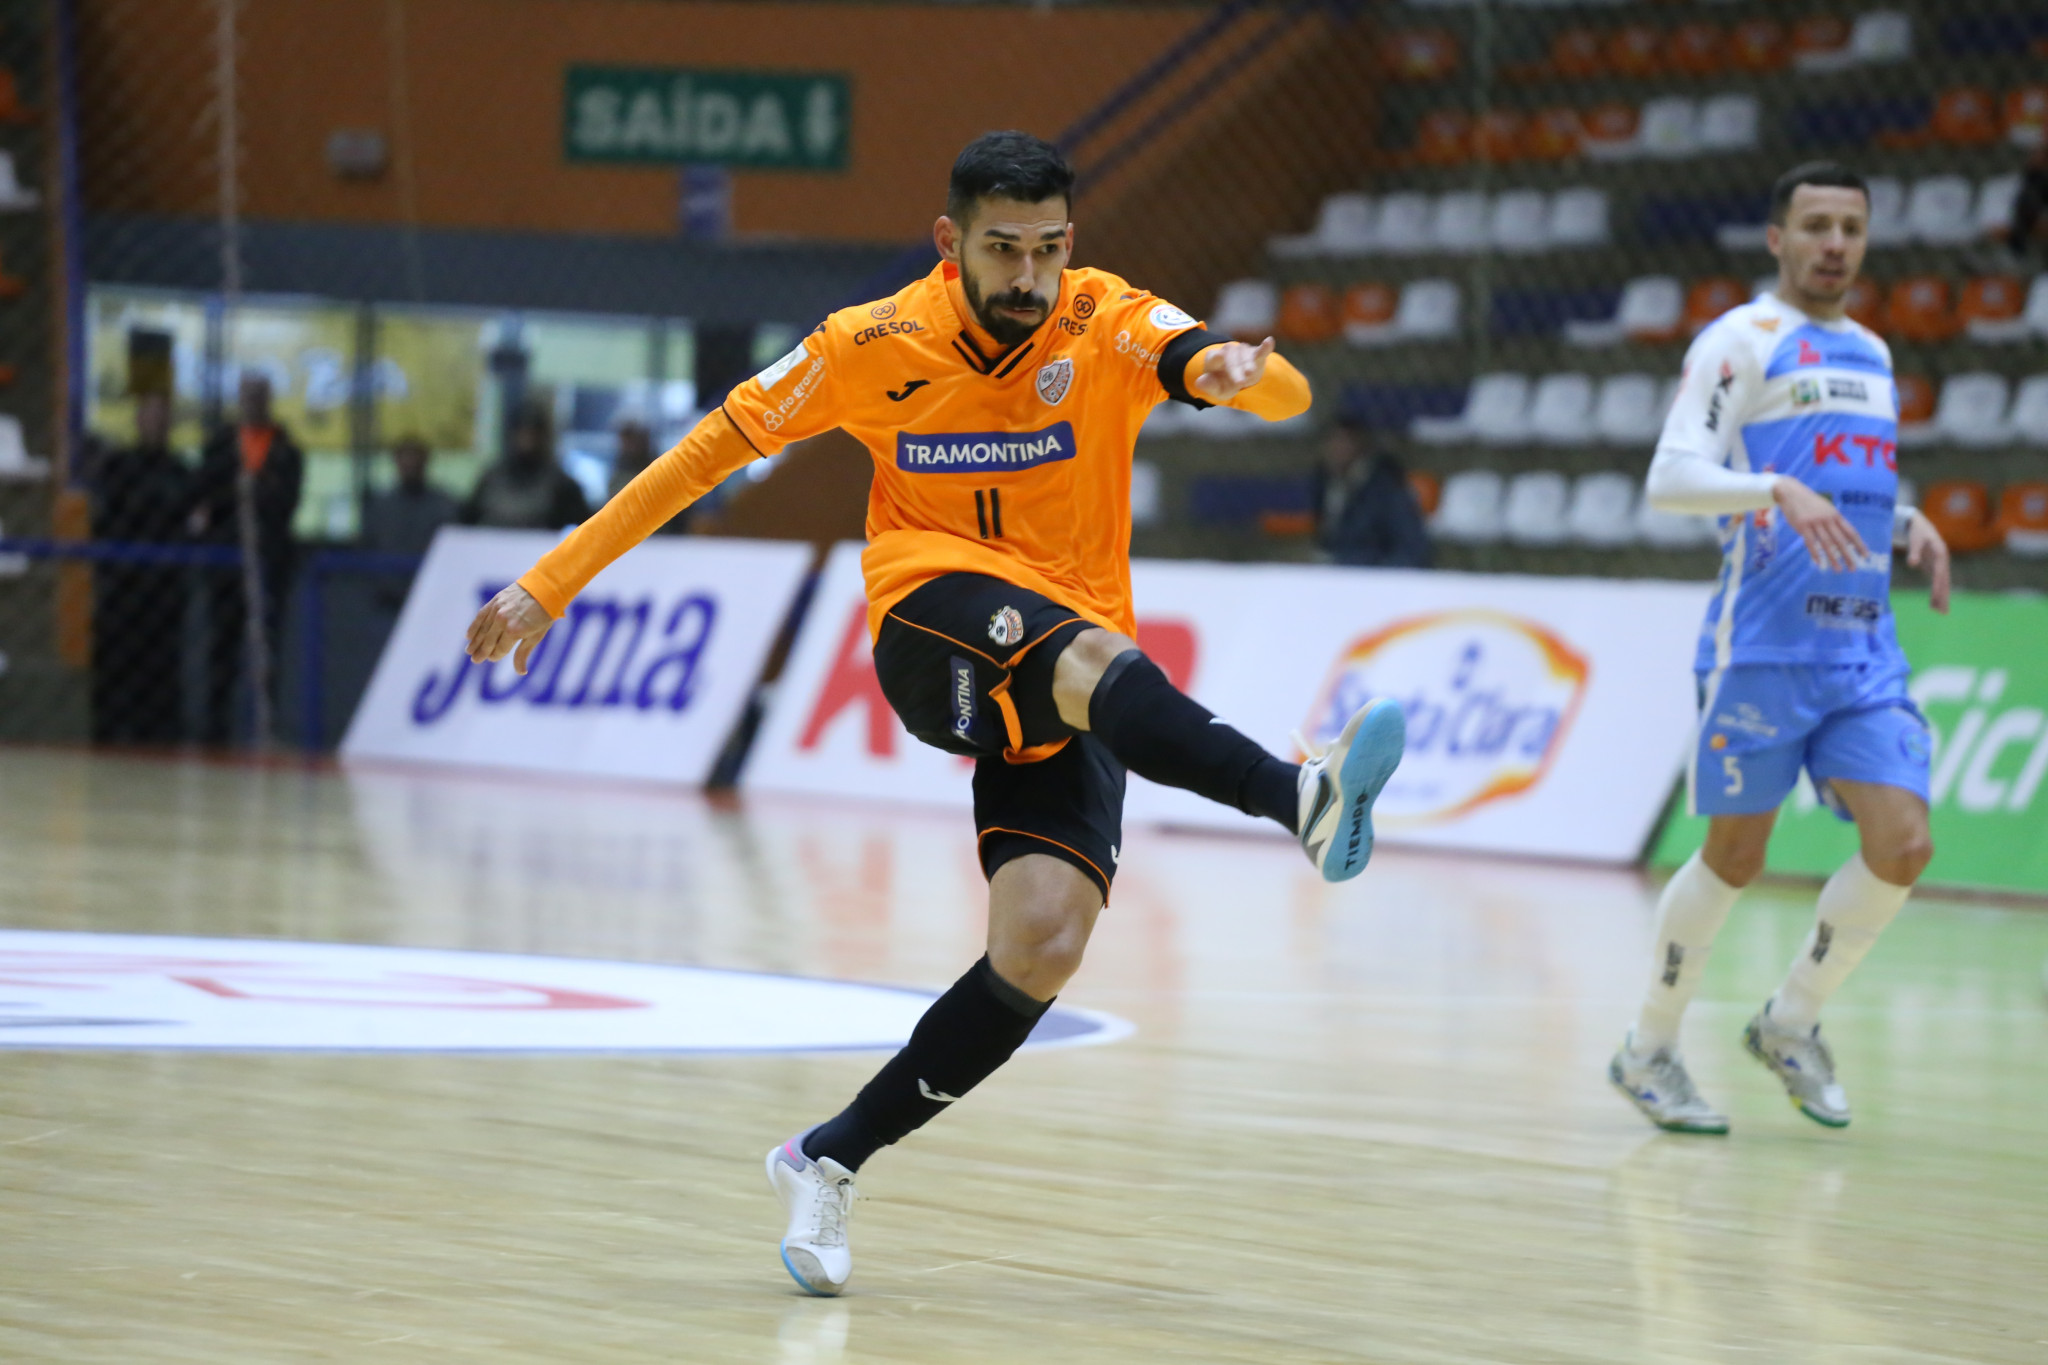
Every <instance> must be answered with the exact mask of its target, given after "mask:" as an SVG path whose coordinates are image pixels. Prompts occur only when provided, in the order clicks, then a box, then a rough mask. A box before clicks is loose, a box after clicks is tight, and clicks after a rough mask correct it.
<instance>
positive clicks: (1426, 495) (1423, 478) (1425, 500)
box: [1408, 469, 1444, 517]
mask: <svg viewBox="0 0 2048 1365" xmlns="http://www.w3.org/2000/svg"><path fill="white" fill-rule="evenodd" d="M1408 491H1409V492H1411V493H1413V494H1414V495H1415V505H1416V506H1417V507H1419V508H1421V509H1422V515H1423V516H1425V517H1433V516H1435V515H1436V509H1437V508H1438V507H1439V506H1441V505H1442V504H1443V500H1444V481H1443V480H1442V479H1439V478H1438V477H1437V476H1436V475H1434V474H1432V473H1430V472H1429V471H1428V470H1427V469H1411V470H1409V471H1408Z"/></svg>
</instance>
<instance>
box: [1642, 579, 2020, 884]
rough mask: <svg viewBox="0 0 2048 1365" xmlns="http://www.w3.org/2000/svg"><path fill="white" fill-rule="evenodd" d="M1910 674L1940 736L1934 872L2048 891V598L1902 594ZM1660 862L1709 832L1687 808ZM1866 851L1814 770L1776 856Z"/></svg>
mask: <svg viewBox="0 0 2048 1365" xmlns="http://www.w3.org/2000/svg"><path fill="white" fill-rule="evenodd" d="M1892 611H1893V613H1894V614H1895V616H1896V619H1897V621H1898V630H1899V643H1900V644H1901V645H1903V646H1904V647H1905V650H1906V658H1907V659H1908V660H1909V661H1911V663H1912V665H1913V679H1912V682H1911V683H1910V684H1908V690H1909V691H1910V692H1911V694H1912V697H1913V700H1914V702H1915V703H1917V704H1918V705H1919V707H1920V710H1921V711H1922V712H1923V713H1924V714H1925V715H1926V717H1927V721H1928V725H1929V728H1930V731H1931V733H1930V735H1929V738H1930V740H1931V741H1932V749H1933V768H1932V772H1931V774H1930V782H1929V793H1928V794H1929V796H1930V797H1931V798H1932V799H1931V802H1930V810H1929V815H1930V820H1931V823H1932V826H1933V833H1934V861H1933V862H1932V863H1931V864H1929V865H1928V868H1927V874H1926V880H1927V881H1929V882H1936V883H1944V884H1947V885H1952V886H1983V887H1995V888H2002V889H2005V890H2012V891H2036V892H2048V601H2043V600H2042V599H2040V598H2037V597H2006V596H2002V595H1994V594H1990V593H1957V594H1956V596H1955V601H1954V602H1953V603H1952V604H1951V610H1950V613H1949V615H1947V616H1937V615H1936V614H1935V613H1934V611H1933V609H1932V608H1930V607H1929V606H1928V605H1927V597H1926V593H1925V591H1924V590H1922V591H1920V592H1917V593H1915V592H1904V591H1902V592H1900V593H1898V594H1897V595H1896V596H1894V597H1893V599H1892ZM1680 809H1681V813H1680V814H1679V815H1678V816H1676V817H1675V818H1674V819H1673V820H1672V821H1671V823H1670V824H1669V826H1667V827H1666V829H1665V830H1664V833H1663V836H1662V838H1661V839H1660V840H1659V841H1658V845H1657V853H1656V857H1655V859H1654V861H1655V862H1656V863H1658V864H1659V865H1662V866H1676V865H1678V864H1679V863H1681V862H1684V861H1685V859H1686V858H1687V857H1689V856H1691V854H1692V852H1693V850H1694V849H1697V848H1698V847H1699V846H1700V841H1701V840H1702V839H1703V838H1704V837H1705V836H1706V828H1707V822H1706V820H1704V819H1695V818H1690V817H1687V816H1685V815H1684V814H1683V813H1682V807H1681V808H1680ZM1855 850H1856V830H1855V827H1854V826H1853V825H1850V824H1848V823H1846V822H1844V821H1842V820H1838V819H1837V818H1836V817H1835V816H1834V814H1833V813H1832V812H1831V811H1829V810H1828V809H1827V808H1826V807H1824V806H1822V805H1821V804H1820V802H1819V801H1818V800H1816V799H1815V797H1814V794H1813V787H1812V786H1811V784H1810V783H1809V782H1808V781H1807V780H1806V778H1804V777H1803V776H1802V777H1801V778H1800V780H1799V786H1798V787H1797V789H1795V790H1794V792H1793V794H1792V798H1791V799H1790V800H1788V801H1787V802H1786V803H1785V807H1784V809H1783V810H1782V811H1781V812H1780V813H1779V815H1778V824H1777V828H1776V829H1775V830H1774V831H1773V833H1772V835H1771V850H1770V858H1769V861H1768V864H1767V866H1768V867H1769V868H1770V870H1772V871H1774V872H1791V873H1810V874H1815V875H1825V874H1828V873H1831V872H1833V871H1834V870H1835V869H1836V868H1838V867H1840V866H1841V865H1842V864H1843V863H1844V862H1845V861H1847V859H1848V857H1849V855H1850V854H1851V853H1853V852H1855Z"/></svg>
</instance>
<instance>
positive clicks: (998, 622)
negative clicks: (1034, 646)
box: [988, 607, 1024, 649]
mask: <svg viewBox="0 0 2048 1365" xmlns="http://www.w3.org/2000/svg"><path fill="white" fill-rule="evenodd" d="M988 638H989V639H991V640H994V641H995V642H996V643H997V644H999V645H1002V646H1003V647H1004V648H1006V649H1007V648H1008V647H1009V646H1011V645H1014V644H1018V643H1020V642H1021V641H1022V640H1023V639H1024V616H1023V614H1022V613H1021V612H1019V611H1018V610H1017V609H1016V608H1015V607H1004V608H1003V609H1002V610H1001V611H999V612H997V613H996V614H995V615H994V616H991V617H989V619H988Z"/></svg>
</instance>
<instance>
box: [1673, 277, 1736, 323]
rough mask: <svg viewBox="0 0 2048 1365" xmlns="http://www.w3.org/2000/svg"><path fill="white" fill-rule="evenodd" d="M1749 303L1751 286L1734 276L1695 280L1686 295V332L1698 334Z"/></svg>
mask: <svg viewBox="0 0 2048 1365" xmlns="http://www.w3.org/2000/svg"><path fill="white" fill-rule="evenodd" d="M1748 302H1749V286H1748V285H1746V284H1744V283H1743V282H1742V281H1741V280H1738V279H1736V278H1735V277H1734V276H1732V275H1713V276H1709V277H1708V278H1706V279H1704V280H1694V281H1693V286H1692V288H1691V289H1689V290H1687V291H1686V294H1685V330H1686V334H1687V335H1688V336H1690V335H1692V334H1694V333H1697V332H1698V331H1699V330H1700V329H1701V328H1703V327H1705V326H1706V325H1707V324H1708V323H1710V322H1712V321H1713V320H1714V319H1715V318H1717V317H1720V316H1721V314H1723V313H1725V312H1727V311H1728V310H1729V309H1730V308H1734V307H1737V306H1739V305H1741V304H1745V303H1748Z"/></svg>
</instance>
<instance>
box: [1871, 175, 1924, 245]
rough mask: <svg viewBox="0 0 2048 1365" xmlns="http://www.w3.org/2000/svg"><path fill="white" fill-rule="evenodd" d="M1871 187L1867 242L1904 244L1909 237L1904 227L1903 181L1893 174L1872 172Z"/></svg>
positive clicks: (1904, 191) (1909, 233) (1910, 235)
mask: <svg viewBox="0 0 2048 1365" xmlns="http://www.w3.org/2000/svg"><path fill="white" fill-rule="evenodd" d="M1865 183H1866V184H1868V186H1869V187H1870V244H1871V245H1872V246H1903V245H1905V244H1906V243H1907V242H1908V241H1910V240H1912V236H1913V234H1912V232H1911V231H1909V230H1908V229H1907V227H1906V185H1905V182H1904V181H1902V180H1900V179H1899V178H1898V177H1897V176H1895V175H1873V176H1871V177H1870V179H1869V180H1868V181H1867V182H1865Z"/></svg>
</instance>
